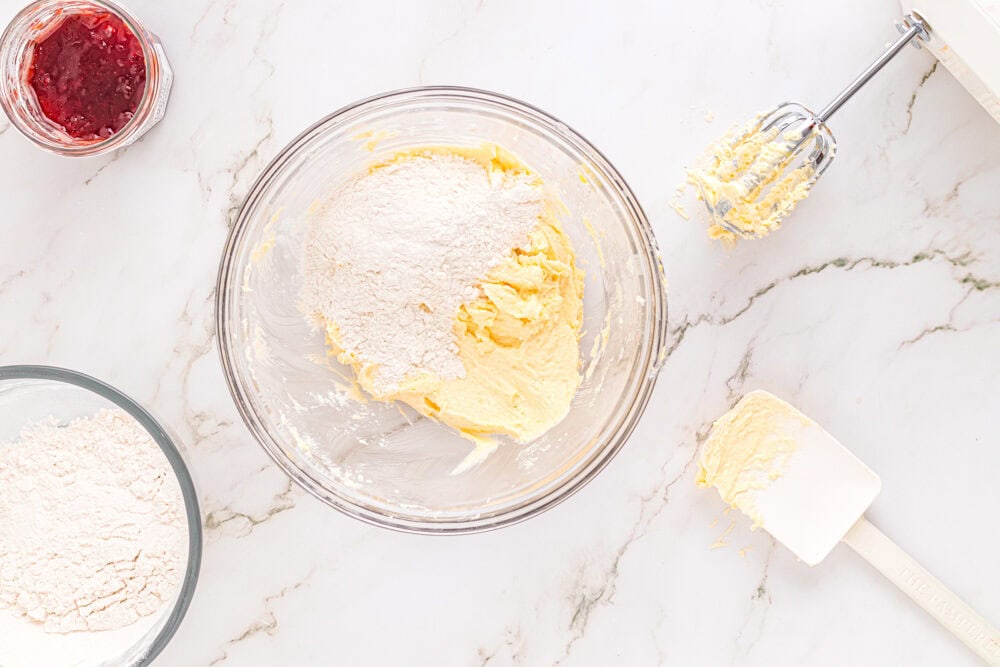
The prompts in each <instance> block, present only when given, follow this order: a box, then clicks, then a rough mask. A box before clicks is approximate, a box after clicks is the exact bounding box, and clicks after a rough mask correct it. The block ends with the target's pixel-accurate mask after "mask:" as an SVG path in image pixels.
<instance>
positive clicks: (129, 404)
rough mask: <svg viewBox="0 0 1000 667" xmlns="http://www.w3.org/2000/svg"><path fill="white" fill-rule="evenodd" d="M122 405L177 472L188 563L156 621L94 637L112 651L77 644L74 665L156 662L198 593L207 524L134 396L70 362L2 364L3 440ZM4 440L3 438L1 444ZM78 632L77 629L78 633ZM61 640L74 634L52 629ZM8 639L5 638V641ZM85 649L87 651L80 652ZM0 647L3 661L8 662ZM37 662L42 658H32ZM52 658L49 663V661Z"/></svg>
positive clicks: (168, 444) (164, 440)
mask: <svg viewBox="0 0 1000 667" xmlns="http://www.w3.org/2000/svg"><path fill="white" fill-rule="evenodd" d="M115 408H119V409H121V410H124V411H125V412H127V413H128V414H129V415H130V416H131V417H132V418H133V419H135V420H136V421H137V422H138V423H139V424H140V425H141V426H142V428H143V429H145V430H146V432H148V433H149V435H150V437H151V438H152V439H153V441H154V442H156V444H157V445H159V447H160V450H161V451H162V452H163V455H164V456H165V457H166V459H167V462H168V463H169V464H170V467H171V469H172V470H173V472H174V478H175V480H176V482H177V485H178V487H179V488H180V492H181V497H182V498H183V500H184V509H185V513H186V516H187V549H188V552H187V563H186V566H185V568H184V573H183V575H182V579H181V581H180V582H178V586H177V591H176V593H175V594H174V597H173V599H172V600H170V601H167V602H166V604H164V605H163V608H162V611H160V612H158V615H157V617H156V618H152V619H150V621H151V622H144V621H139V622H138V623H137V624H136V625H137V626H140V625H141V627H140V628H139V632H138V633H136V632H130V631H129V627H128V626H127V627H126V628H124V629H122V630H116V631H114V632H115V634H116V639H115V641H114V642H109V641H107V640H104V641H99V642H95V643H94V644H93V645H94V646H100V647H102V648H101V650H102V651H104V650H105V649H108V648H109V647H110V649H111V652H112V654H110V655H107V654H103V653H102V654H96V653H93V654H92V653H91V651H93V650H96V649H93V648H92V647H91V645H90V644H87V645H86V646H87V648H86V649H81V648H79V647H75V648H74V649H73V650H74V651H77V654H76V655H74V656H73V663H72V664H73V665H76V666H78V667H144V666H145V665H149V664H150V663H152V662H153V660H154V659H155V658H156V656H158V655H159V654H160V653H161V652H162V651H163V649H164V647H166V645H167V643H168V642H169V641H170V640H171V638H172V637H173V636H174V633H176V632H177V628H178V627H179V626H180V624H181V620H183V618H184V615H185V614H186V613H187V609H188V606H190V604H191V599H192V597H193V596H194V590H195V587H196V586H197V583H198V572H199V570H200V568H201V555H202V545H203V541H202V530H201V513H200V510H199V508H198V497H197V494H196V493H195V488H194V482H193V481H192V479H191V474H190V472H189V471H188V469H187V466H186V465H185V463H184V459H183V458H181V455H180V452H179V451H178V450H177V447H176V446H174V443H173V441H172V440H171V438H170V436H169V435H167V433H166V431H164V430H163V428H162V427H161V426H160V425H159V424H158V423H157V421H156V420H155V419H154V418H153V417H152V415H150V414H149V413H148V412H147V411H146V410H145V409H143V408H142V406H140V405H139V404H138V403H136V402H135V401H133V400H132V399H131V398H129V397H128V396H126V395H125V394H123V393H121V392H120V391H118V390H117V389H115V388H114V387H111V386H109V385H107V384H105V383H103V382H101V381H100V380H96V379H94V378H92V377H90V376H88V375H84V374H82V373H77V372H76V371H71V370H67V369H65V368H54V367H51V366H3V367H0V443H4V442H12V441H15V440H16V439H17V436H18V434H19V433H20V432H21V431H22V430H23V429H24V428H25V427H26V426H28V425H29V424H32V423H35V422H38V421H42V420H45V419H48V418H54V419H55V420H56V421H57V422H58V423H59V424H68V423H69V422H71V421H72V420H74V419H78V418H81V417H89V416H91V415H93V414H95V413H97V412H98V411H100V410H108V409H115ZM0 446H2V444H0ZM74 634H76V633H74ZM52 636H53V638H54V641H61V640H62V639H63V638H65V637H72V636H73V635H58V634H56V635H52ZM2 641H4V640H3V639H0V642H2ZM81 651H83V652H81ZM3 653H4V651H3V648H0V664H3V659H4V658H3ZM33 664H41V663H40V662H39V663H33ZM46 664H48V663H46Z"/></svg>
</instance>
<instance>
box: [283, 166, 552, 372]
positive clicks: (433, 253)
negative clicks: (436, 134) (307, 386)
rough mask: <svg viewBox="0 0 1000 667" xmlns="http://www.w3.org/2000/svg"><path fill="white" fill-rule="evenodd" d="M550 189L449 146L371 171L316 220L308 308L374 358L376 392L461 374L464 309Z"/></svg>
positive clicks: (360, 354)
mask: <svg viewBox="0 0 1000 667" xmlns="http://www.w3.org/2000/svg"><path fill="white" fill-rule="evenodd" d="M544 197H545V196H544V193H543V191H542V189H541V187H540V186H539V185H538V184H537V180H535V179H533V178H532V177H530V176H527V175H519V174H512V173H504V172H502V171H493V172H488V171H487V170H486V169H484V168H483V166H482V165H480V164H479V163H478V162H475V161H473V160H471V159H467V158H463V157H460V156H457V155H449V154H443V153H426V154H421V155H416V156H408V157H407V158H404V159H401V160H398V161H396V162H393V163H391V164H389V165H387V166H384V167H382V168H379V169H377V170H375V171H374V172H372V173H365V174H362V175H360V176H358V177H356V178H354V179H353V180H351V181H350V182H349V183H347V184H346V185H344V186H343V187H341V188H340V189H339V190H337V191H336V192H335V193H334V194H333V196H332V197H331V199H330V200H329V201H328V202H326V204H325V205H324V206H323V208H322V209H320V211H319V212H318V213H317V214H316V218H315V219H314V220H313V221H312V224H311V227H310V229H309V232H308V234H307V238H306V243H305V252H304V264H303V273H304V279H303V289H302V294H301V300H302V307H303V310H304V311H305V312H306V313H308V314H310V315H312V316H322V318H325V319H326V320H329V321H332V322H334V323H336V325H337V326H338V328H339V333H340V341H339V342H340V343H341V345H342V346H343V348H344V350H345V351H346V352H348V353H349V354H351V355H353V356H354V357H355V358H357V359H360V360H362V361H365V362H368V363H371V364H375V365H376V366H377V373H376V376H375V377H374V383H373V384H374V386H375V388H376V389H377V390H379V391H391V390H393V389H394V388H396V386H397V385H398V384H399V382H400V381H402V380H403V379H404V378H407V377H413V376H415V375H418V374H421V373H432V374H434V375H437V376H438V377H440V378H441V379H443V380H449V379H454V378H457V377H462V376H463V375H464V373H465V369H464V367H463V365H462V362H461V360H460V359H459V358H458V354H457V347H456V345H455V340H454V332H453V330H452V326H453V321H454V318H455V314H456V312H457V311H458V309H459V307H460V306H461V305H462V304H463V303H465V302H468V301H471V300H473V299H475V298H476V297H477V296H478V288H477V284H478V283H480V282H481V281H482V279H483V278H484V276H485V274H486V273H487V271H488V270H489V269H491V268H493V267H494V266H496V265H497V264H499V263H500V262H501V261H503V259H504V258H505V257H506V256H507V255H508V254H509V253H510V252H511V250H513V249H514V248H517V247H520V246H522V245H523V244H524V243H526V241H527V238H528V234H529V232H531V230H532V229H534V228H535V226H536V225H537V224H538V217H539V215H540V214H541V213H542V210H543V206H544Z"/></svg>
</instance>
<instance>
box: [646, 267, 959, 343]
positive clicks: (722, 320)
mask: <svg viewBox="0 0 1000 667" xmlns="http://www.w3.org/2000/svg"><path fill="white" fill-rule="evenodd" d="M939 258H940V259H943V260H944V261H946V262H948V263H949V264H951V265H952V266H955V267H964V266H968V265H969V264H971V263H973V262H974V261H975V258H974V257H973V255H972V253H971V252H968V251H967V252H964V253H962V254H960V255H949V254H948V253H947V252H945V251H944V250H940V249H929V250H925V251H922V252H918V253H917V254H915V255H914V256H913V257H912V258H911V259H909V260H895V259H880V258H877V257H859V258H853V259H852V258H848V257H838V258H836V259H831V260H827V261H825V262H822V263H820V264H817V265H815V266H807V267H803V268H801V269H798V270H797V271H795V272H794V273H792V274H789V275H787V276H784V277H781V278H778V279H776V280H773V281H772V282H770V283H768V284H767V285H764V286H763V287H760V288H758V289H757V290H756V291H755V292H754V293H753V294H751V295H750V296H749V298H748V299H747V300H746V302H745V303H744V304H743V305H742V306H741V307H740V308H738V309H737V310H736V311H735V312H733V313H730V314H728V315H722V316H715V315H713V314H712V313H711V312H704V313H701V314H699V315H698V316H697V317H695V318H694V319H690V318H689V317H685V318H684V321H683V322H681V323H680V324H678V325H677V326H676V327H674V328H672V329H671V331H670V336H671V339H672V342H671V343H670V345H668V346H667V350H666V353H665V354H664V363H666V361H667V360H668V359H669V358H670V355H672V354H673V353H674V352H675V351H676V350H677V348H678V347H679V346H680V344H681V343H682V342H683V341H684V338H685V336H686V335H687V334H688V332H690V331H691V330H692V329H696V328H699V327H701V326H703V325H707V326H713V327H721V326H725V325H727V324H730V323H731V322H734V321H736V320H737V319H739V317H740V316H741V315H743V314H744V313H746V312H747V311H748V310H750V309H751V308H752V307H753V305H754V303H756V302H757V300H758V299H760V298H761V297H763V296H764V295H766V294H768V293H769V292H771V290H773V289H774V288H776V287H777V286H779V285H782V284H785V283H789V282H792V281H794V280H796V279H798V278H802V277H803V276H811V275H814V274H817V273H822V272H823V271H826V270H827V269H830V268H834V269H842V270H844V271H853V270H854V269H856V268H858V267H864V268H869V269H895V268H900V267H905V266H912V265H914V264H919V263H921V262H927V261H932V260H935V259H939Z"/></svg>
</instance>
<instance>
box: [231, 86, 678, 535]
mask: <svg viewBox="0 0 1000 667" xmlns="http://www.w3.org/2000/svg"><path fill="white" fill-rule="evenodd" d="M448 98H457V99H460V100H461V101H463V102H472V103H474V104H483V105H487V106H492V107H493V108H494V109H502V110H504V111H507V112H514V113H516V114H519V115H521V116H522V118H527V119H529V120H531V121H533V122H535V123H538V124H540V125H541V126H543V127H544V129H545V131H546V132H547V133H548V134H550V135H554V136H552V137H547V139H548V140H550V141H552V140H554V139H558V140H561V141H563V142H565V143H567V144H569V145H570V146H571V147H572V148H573V149H575V150H577V151H579V152H581V153H583V154H585V155H586V156H587V157H588V158H589V159H590V160H591V161H592V162H593V166H595V167H596V168H597V170H598V171H599V172H600V173H601V175H602V177H603V178H604V180H605V182H606V184H607V185H608V186H610V189H612V190H613V191H614V193H615V195H616V196H617V197H618V198H619V202H618V203H619V204H620V205H622V206H623V207H624V208H625V209H626V211H627V213H628V216H627V217H628V219H629V221H630V223H631V227H632V229H633V231H634V232H635V233H636V235H637V237H639V238H638V240H639V241H640V243H641V250H642V251H643V252H641V253H640V254H641V255H642V256H643V257H644V259H645V260H646V262H647V265H646V266H647V267H648V268H649V272H648V274H647V277H648V278H649V282H650V288H651V292H652V296H653V298H652V299H649V302H650V303H649V308H650V315H649V317H648V319H649V322H650V330H649V331H647V332H646V337H647V338H648V341H647V342H646V345H645V349H644V350H642V352H643V354H641V355H640V359H642V360H643V361H644V363H637V364H636V366H635V367H634V368H633V370H632V372H633V373H641V376H640V378H639V379H638V380H635V381H633V383H634V385H635V387H634V389H632V392H631V393H632V394H633V396H632V397H631V405H630V406H629V407H628V408H627V410H626V411H625V412H624V414H623V416H622V417H621V418H619V420H618V423H617V424H614V425H613V427H612V429H611V431H610V433H608V435H607V437H606V438H604V439H603V442H602V443H601V444H600V445H599V446H598V450H599V451H598V452H597V453H595V455H594V456H592V457H591V458H590V459H588V460H587V461H586V462H585V463H584V464H583V465H581V466H580V467H578V468H577V469H576V470H575V471H574V472H573V473H572V474H571V475H570V476H568V477H567V478H566V479H564V480H563V481H562V482H561V483H560V484H559V485H558V486H555V487H553V488H551V489H549V490H548V491H547V492H546V493H544V494H543V495H540V496H538V497H535V498H532V499H529V500H527V501H526V502H524V503H522V504H519V505H516V506H513V507H510V508H504V509H502V510H498V511H496V512H494V513H491V514H489V515H487V516H486V517H482V516H479V517H475V518H460V519H449V520H427V519H419V518H410V517H400V516H396V515H393V514H391V513H389V512H386V511H384V510H381V509H378V508H372V507H367V506H364V505H361V504H359V503H357V502H356V501H355V500H353V499H351V498H349V497H345V496H344V495H343V494H342V493H340V492H338V491H335V490H332V489H330V488H329V487H327V486H324V485H323V484H320V483H319V482H317V481H316V480H315V479H314V478H313V477H312V475H310V474H309V473H308V472H307V471H305V470H304V469H302V468H300V467H299V466H298V465H296V464H295V463H294V462H293V461H292V460H291V459H290V458H289V457H288V456H287V455H286V454H285V452H284V451H283V449H282V447H281V445H280V444H279V443H278V441H277V439H276V438H275V437H274V436H273V435H272V434H271V433H270V431H269V430H268V428H267V426H266V425H265V424H264V423H263V421H262V420H260V418H259V417H258V415H257V413H256V410H255V409H254V407H253V405H252V402H251V401H250V400H249V399H250V393H251V392H249V391H248V390H247V389H246V388H245V387H244V382H243V381H242V380H241V374H240V373H239V372H238V369H237V368H236V365H237V364H236V363H235V358H236V357H235V355H234V354H233V350H232V349H231V345H230V340H229V338H230V331H231V328H230V316H229V313H228V310H229V308H230V299H229V291H230V289H231V288H232V287H233V286H235V285H237V284H238V282H239V281H238V280H237V278H236V276H234V275H233V271H234V269H235V263H236V262H235V260H236V256H235V251H236V249H237V247H238V246H239V244H240V243H241V242H242V241H243V237H244V236H245V230H246V228H247V227H248V224H249V218H250V214H251V212H253V211H254V210H255V209H256V208H257V203H258V200H259V199H260V198H261V197H262V196H263V194H264V193H265V192H266V191H267V189H268V188H269V186H270V185H271V183H272V181H273V180H274V179H276V178H278V177H280V176H281V175H282V173H283V170H284V168H285V166H286V164H287V163H288V162H289V161H290V160H291V159H292V158H294V157H295V156H297V155H298V154H299V153H300V152H301V151H302V150H303V149H305V148H307V147H308V146H309V145H310V144H311V143H312V141H313V140H314V139H316V138H317V137H319V136H321V135H322V134H323V132H324V131H326V130H328V129H330V128H331V127H336V126H337V125H338V124H340V123H343V122H344V120H345V118H346V119H348V120H353V118H351V116H352V114H354V113H356V112H363V111H366V110H368V107H373V106H375V105H378V104H379V103H383V104H388V103H390V102H393V101H398V102H399V103H400V104H405V103H406V102H408V101H414V100H421V99H431V100H433V99H443V100H446V99H448ZM215 298H216V304H215V306H216V308H215V315H216V318H215V320H216V333H217V336H216V338H217V345H218V351H219V356H220V359H221V363H222V368H223V374H224V376H225V378H226V384H227V386H228V387H229V392H230V394H231V395H232V398H233V402H234V403H235V404H236V408H237V410H238V411H239V413H240V417H241V418H242V419H243V422H244V423H245V424H246V426H247V429H248V430H249V431H250V433H251V435H253V437H254V439H255V440H256V441H257V443H258V444H259V445H260V446H261V447H262V448H263V449H264V451H265V452H266V453H267V454H268V456H270V457H271V459H272V460H273V461H274V462H275V463H276V464H277V465H278V467H279V468H281V470H282V471H284V472H285V474H286V475H288V476H289V477H290V478H291V479H292V480H293V481H294V482H295V483H296V484H298V485H299V486H300V487H302V488H303V489H305V490H306V491H307V492H308V493H310V494H311V495H312V496H314V497H316V498H317V499H318V500H320V501H321V502H323V503H324V504H326V505H328V506H330V507H333V508H334V509H336V510H338V511H340V512H342V513H343V514H346V515H348V516H350V517H353V518H355V519H358V520H360V521H363V522H365V523H368V524H370V525H374V526H378V527H381V528H388V529H391V530H396V531H399V532H404V533H413V534H420V535H459V534H468V533H478V532H486V531H490V530H496V529H498V528H502V527H505V526H510V525H514V524H516V523H520V522H521V521H525V520H527V519H529V518H532V517H534V516H537V515H539V514H541V513H542V512H544V511H546V510H548V509H551V508H552V507H555V506H556V505H558V504H559V503H561V502H562V501H564V500H566V499H567V498H569V497H570V496H572V495H573V494H574V493H576V492H577V491H579V490H580V489H582V488H583V487H584V486H586V485H587V483H588V482H590V480H592V479H593V478H594V477H596V476H597V474H598V473H600V472H601V471H602V470H603V469H604V468H605V467H606V466H607V465H608V464H609V463H610V462H611V461H612V459H614V458H615V456H616V455H617V454H618V452H619V451H620V450H621V449H622V447H623V446H624V445H625V443H626V442H627V441H628V439H629V437H630V436H631V434H632V432H633V431H634V430H635V427H636V425H637V424H638V422H639V420H640V418H641V417H642V415H643V413H644V412H645V408H646V405H647V404H648V402H649V399H650V396H651V395H652V392H653V389H654V387H655V385H656V380H657V377H658V374H659V369H660V367H661V366H662V364H663V361H664V360H665V357H666V338H667V294H666V280H665V278H664V273H663V265H662V262H661V257H660V252H659V247H658V244H657V242H656V237H655V235H654V234H653V229H652V225H651V224H650V222H649V219H648V218H647V217H646V214H645V212H644V211H643V209H642V207H641V205H640V204H639V201H638V199H637V198H636V196H635V194H634V193H633V192H632V190H631V188H630V187H629V185H628V184H627V183H626V181H625V179H624V178H623V177H622V176H621V174H620V173H619V172H618V170H617V169H616V168H615V167H614V166H613V165H612V164H611V162H610V160H608V159H607V158H606V157H605V156H604V154H603V153H601V152H600V151H599V150H598V149H597V148H596V147H594V145H593V144H591V143H590V142H589V141H588V140H587V139H586V138H584V137H583V135H581V134H580V133H578V132H576V131H575V130H573V129H572V128H571V127H570V126H568V125H567V124H566V123H564V122H563V121H561V120H559V119H557V118H556V117H554V116H552V115H551V114H549V113H547V112H545V111H542V110H541V109H539V108H538V107H535V106H533V105H531V104H529V103H527V102H523V101H521V100H519V99H517V98H514V97H510V96H507V95H503V94H500V93H495V92H492V91H488V90H483V89H479V88H470V87H466V86H417V87H411V88H401V89H397V90H391V91H387V92H384V93H379V94H376V95H372V96H369V97H366V98H363V99H360V100H357V101H355V102H352V103H350V104H348V105H345V106H343V107H341V108H340V109H337V110H336V111H334V112H332V113H330V114H327V115H326V116H324V117H322V118H320V119H319V120H318V121H316V122H314V123H313V124H312V125H310V126H309V127H307V128H306V129H305V130H303V131H302V132H301V133H299V134H298V135H297V136H296V137H295V138H293V139H292V140H291V141H289V142H288V144H286V145H285V146H284V147H283V148H282V149H281V150H280V151H279V152H278V153H277V155H276V156H275V157H274V158H272V160H271V161H270V162H269V163H268V165H267V166H266V167H265V168H264V169H263V170H262V171H261V173H260V175H259V176H258V177H257V179H256V180H255V181H254V183H253V185H252V186H251V187H250V189H249V190H248V192H247V194H246V196H245V198H244V200H243V203H242V204H241V206H240V209H239V212H238V214H237V216H236V219H235V221H234V222H233V224H232V226H231V227H230V230H229V234H228V236H227V238H226V243H225V246H224V248H223V253H222V258H221V261H220V263H219V271H218V276H217V281H216V297H215ZM330 496H332V498H331V497H330Z"/></svg>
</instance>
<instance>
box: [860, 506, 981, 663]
mask: <svg viewBox="0 0 1000 667" xmlns="http://www.w3.org/2000/svg"><path fill="white" fill-rule="evenodd" d="M844 542H845V543H847V544H848V545H849V546H850V547H851V548H852V549H854V550H855V551H857V552H858V553H859V554H861V556H862V557H863V558H864V559H865V560H867V561H868V562H869V563H871V564H872V565H873V566H875V569H876V570H878V571H879V572H881V573H882V574H884V575H885V576H886V578H888V579H889V580H890V581H891V582H892V583H894V584H896V585H897V586H899V588H900V590H902V591H903V592H904V593H906V594H907V595H909V596H910V597H911V598H913V601H914V602H916V603H917V604H919V605H920V606H921V607H923V608H924V609H925V610H926V611H927V613H929V614H930V615H931V616H933V617H934V618H936V619H937V620H938V622H939V623H941V625H943V626H944V627H945V628H947V629H948V630H949V631H951V633H952V634H954V635H955V636H956V637H958V638H959V639H961V640H962V641H963V642H964V643H965V645H966V646H968V647H969V648H971V649H972V650H973V651H975V652H976V653H977V654H978V655H979V657H981V658H982V659H983V660H985V661H986V662H987V663H988V664H990V665H1000V630H997V629H996V628H994V627H993V626H992V625H990V624H989V623H988V622H987V621H986V619H985V618H983V617H982V616H980V615H979V614H977V613H976V611H975V610H974V609H973V608H972V607H970V606H969V605H967V604H965V603H964V602H962V600H960V599H959V597H958V596H957V595H955V594H954V593H952V592H951V591H950V590H948V589H947V588H946V587H945V585H944V584H942V583H941V582H940V581H938V580H937V579H936V578H934V576H933V575H932V574H931V573H930V572H928V571H927V570H925V569H924V568H923V567H921V566H920V564H919V563H917V561H915V560H913V558H911V557H910V556H909V555H908V554H907V553H906V552H905V551H903V550H902V549H900V548H899V546H898V545H896V543H895V542H893V541H892V540H890V539H889V538H888V537H886V536H885V535H884V534H883V533H882V531H880V530H879V529H878V528H876V527H875V526H873V525H872V524H871V523H869V521H868V519H866V518H865V517H861V518H860V519H858V522H857V523H856V524H854V527H853V528H851V530H849V531H848V532H847V535H845V536H844Z"/></svg>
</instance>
